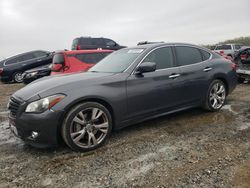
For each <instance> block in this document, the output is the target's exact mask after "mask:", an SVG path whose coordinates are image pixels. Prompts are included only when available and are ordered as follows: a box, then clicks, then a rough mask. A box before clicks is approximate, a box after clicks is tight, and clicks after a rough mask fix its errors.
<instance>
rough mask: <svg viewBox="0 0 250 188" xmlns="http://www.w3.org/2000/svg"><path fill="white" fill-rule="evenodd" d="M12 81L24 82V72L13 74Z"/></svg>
mask: <svg viewBox="0 0 250 188" xmlns="http://www.w3.org/2000/svg"><path fill="white" fill-rule="evenodd" d="M12 79H13V80H14V82H17V83H21V82H23V73H22V72H16V73H14V74H13V76H12Z"/></svg>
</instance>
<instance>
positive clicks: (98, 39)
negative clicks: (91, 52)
mask: <svg viewBox="0 0 250 188" xmlns="http://www.w3.org/2000/svg"><path fill="white" fill-rule="evenodd" d="M92 42H93V44H94V45H103V39H102V38H95V39H92Z"/></svg>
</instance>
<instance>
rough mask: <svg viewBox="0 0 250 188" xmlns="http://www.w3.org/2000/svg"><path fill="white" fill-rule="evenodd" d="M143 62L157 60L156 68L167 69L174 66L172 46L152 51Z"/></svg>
mask: <svg viewBox="0 0 250 188" xmlns="http://www.w3.org/2000/svg"><path fill="white" fill-rule="evenodd" d="M143 62H155V63H156V69H165V68H170V67H173V66H174V59H173V54H172V50H171V48H170V47H164V48H159V49H156V50H154V51H153V52H151V53H150V54H149V55H148V56H147V57H146V58H145V59H144V60H143Z"/></svg>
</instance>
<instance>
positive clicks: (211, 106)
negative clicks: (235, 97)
mask: <svg viewBox="0 0 250 188" xmlns="http://www.w3.org/2000/svg"><path fill="white" fill-rule="evenodd" d="M225 100H226V87H225V84H224V83H223V82H222V81H221V80H214V81H213V82H212V83H211V84H210V86H209V89H208V92H207V95H206V101H205V104H204V108H205V109H206V110H209V111H218V110H219V109H221V107H222V106H223V105H224V103H225Z"/></svg>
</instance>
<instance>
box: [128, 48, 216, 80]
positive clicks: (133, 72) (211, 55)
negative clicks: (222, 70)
mask: <svg viewBox="0 0 250 188" xmlns="http://www.w3.org/2000/svg"><path fill="white" fill-rule="evenodd" d="M177 46H184V47H190V48H196V49H199V50H203V51H205V52H207V53H209V54H210V57H209V59H207V60H204V61H201V62H197V63H194V64H190V65H181V66H176V67H169V68H164V69H157V70H155V72H157V71H163V70H167V69H174V68H181V67H187V66H192V65H197V64H201V63H205V62H207V61H210V60H211V59H212V57H213V54H212V53H211V52H209V51H207V50H206V49H204V48H201V47H199V46H192V45H188V44H167V45H164V46H158V47H156V48H154V49H152V50H150V51H149V52H148V53H147V54H146V55H145V56H144V58H142V60H141V61H140V62H139V63H138V65H137V66H136V67H135V68H134V70H133V71H132V73H131V75H133V74H135V70H136V69H137V68H138V67H139V66H140V65H141V63H142V62H143V61H144V59H145V58H146V57H147V56H148V55H149V54H150V53H151V52H153V51H154V50H157V49H159V48H166V47H177ZM144 50H145V49H144ZM201 56H202V54H201ZM139 57H140V56H138V57H137V58H139ZM202 57H203V56H202ZM137 58H136V59H135V61H136V60H137ZM135 61H134V62H133V63H132V64H131V65H130V66H129V67H128V68H127V69H126V70H125V71H127V70H128V69H129V68H130V67H131V66H132V65H133V64H134V63H135ZM125 71H124V72H125Z"/></svg>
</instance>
